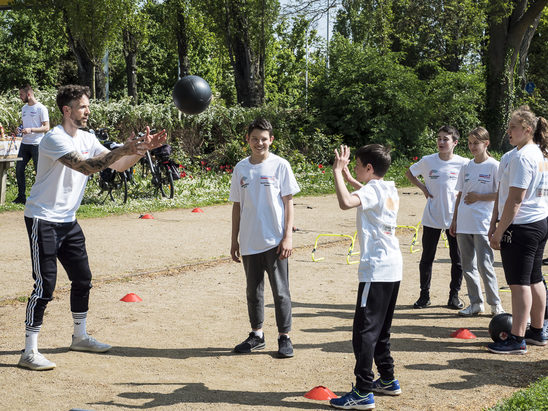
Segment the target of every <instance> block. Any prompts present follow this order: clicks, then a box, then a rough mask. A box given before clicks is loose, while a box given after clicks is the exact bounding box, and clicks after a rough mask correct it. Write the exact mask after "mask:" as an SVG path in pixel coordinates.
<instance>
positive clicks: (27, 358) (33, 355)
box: [17, 350, 56, 371]
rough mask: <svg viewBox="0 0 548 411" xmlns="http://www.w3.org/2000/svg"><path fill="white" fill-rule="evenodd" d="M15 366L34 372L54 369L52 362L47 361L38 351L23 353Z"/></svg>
mask: <svg viewBox="0 0 548 411" xmlns="http://www.w3.org/2000/svg"><path fill="white" fill-rule="evenodd" d="M17 365H18V366H19V367H22V368H28V369H29V370H35V371H44V370H53V369H54V368H55V367H56V365H55V363H54V362H51V361H49V360H48V359H47V358H46V357H44V356H43V355H42V354H40V353H39V352H38V350H32V351H31V352H25V351H23V352H22V353H21V358H20V359H19V362H18V363H17Z"/></svg>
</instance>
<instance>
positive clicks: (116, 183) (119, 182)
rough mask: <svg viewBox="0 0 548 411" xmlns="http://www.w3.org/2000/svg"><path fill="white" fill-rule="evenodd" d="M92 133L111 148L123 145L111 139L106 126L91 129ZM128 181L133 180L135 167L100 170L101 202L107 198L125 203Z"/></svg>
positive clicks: (99, 194)
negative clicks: (122, 169)
mask: <svg viewBox="0 0 548 411" xmlns="http://www.w3.org/2000/svg"><path fill="white" fill-rule="evenodd" d="M90 133H92V134H95V135H96V136H97V139H98V140H99V141H100V142H101V144H103V145H104V146H105V147H106V148H108V149H109V150H114V149H115V148H117V147H121V146H122V145H123V144H120V143H115V142H113V141H109V140H108V138H109V137H108V132H107V130H106V129H104V128H100V129H98V130H97V131H93V130H90ZM128 181H133V167H130V168H129V169H127V170H125V171H122V172H119V171H116V170H114V169H112V168H105V169H104V170H102V171H100V172H99V180H98V186H99V189H100V191H99V193H98V194H97V195H98V196H99V197H100V198H102V201H101V204H104V203H105V201H106V200H107V198H108V199H110V200H111V201H113V202H114V203H118V204H125V203H126V202H127V199H128V190H127V183H128Z"/></svg>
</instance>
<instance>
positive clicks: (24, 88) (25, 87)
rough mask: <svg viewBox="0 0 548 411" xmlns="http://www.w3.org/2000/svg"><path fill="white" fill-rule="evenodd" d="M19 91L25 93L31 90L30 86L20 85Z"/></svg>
mask: <svg viewBox="0 0 548 411" xmlns="http://www.w3.org/2000/svg"><path fill="white" fill-rule="evenodd" d="M19 90H25V92H27V93H28V92H29V91H30V90H32V86H31V85H30V83H24V84H22V85H21V87H19Z"/></svg>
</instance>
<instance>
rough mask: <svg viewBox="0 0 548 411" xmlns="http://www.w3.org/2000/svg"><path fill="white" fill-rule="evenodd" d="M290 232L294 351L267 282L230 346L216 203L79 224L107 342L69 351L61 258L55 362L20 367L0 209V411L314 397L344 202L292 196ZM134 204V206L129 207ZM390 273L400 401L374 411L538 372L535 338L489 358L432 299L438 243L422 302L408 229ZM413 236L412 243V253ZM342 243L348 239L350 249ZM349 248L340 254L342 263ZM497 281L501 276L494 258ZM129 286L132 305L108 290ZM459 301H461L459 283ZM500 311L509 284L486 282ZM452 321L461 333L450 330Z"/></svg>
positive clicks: (337, 298)
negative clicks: (400, 269)
mask: <svg viewBox="0 0 548 411" xmlns="http://www.w3.org/2000/svg"><path fill="white" fill-rule="evenodd" d="M400 198H401V209H400V215H399V224H401V225H416V224H417V223H418V222H419V220H420V217H421V215H422V208H423V206H424V202H425V200H424V198H423V197H422V195H420V193H419V192H417V190H414V189H403V190H400ZM295 204H296V205H295V210H296V221H295V225H296V227H297V228H298V231H296V232H295V234H294V246H295V247H296V251H295V253H294V255H293V256H292V257H291V260H290V278H291V292H292V300H293V331H292V333H291V338H292V341H293V344H294V347H295V357H293V358H290V359H283V360H282V359H278V358H276V357H275V353H276V350H277V343H276V335H277V332H276V326H275V319H274V308H273V304H272V296H271V293H270V288H269V286H268V285H267V286H266V292H265V296H266V310H265V314H266V321H265V338H266V344H267V346H266V349H265V350H264V351H259V352H257V353H253V354H250V355H236V354H233V353H232V348H233V347H234V345H236V344H237V343H239V342H241V341H242V340H243V339H244V338H245V337H246V336H247V333H248V332H249V324H248V320H247V310H246V303H245V285H244V274H243V268H242V266H241V264H236V263H233V262H231V261H230V260H229V259H228V254H229V245H230V215H231V214H230V212H231V206H230V205H222V206H214V207H205V208H203V211H204V212H203V213H192V212H191V210H175V211H167V212H161V213H153V214H152V215H153V217H154V218H153V219H148V220H145V219H140V218H139V215H138V214H130V215H124V216H115V217H108V218H102V219H85V220H82V221H81V222H80V224H81V225H82V227H83V230H84V233H85V234H86V238H87V247H88V253H89V256H90V263H91V266H92V270H93V272H94V277H95V281H94V288H93V290H92V292H91V302H90V304H91V306H90V313H89V317H88V331H89V332H90V334H92V335H93V336H95V337H96V338H97V339H98V340H100V341H103V342H107V343H109V344H111V345H112V346H113V348H112V349H111V350H110V351H109V352H108V353H106V354H89V353H79V352H72V351H68V345H69V343H70V336H71V331H72V320H71V315H70V310H69V301H68V300H69V298H68V297H69V294H68V281H67V279H66V275H65V273H64V272H63V271H62V269H60V273H59V280H58V287H57V291H56V295H55V299H54V301H52V302H51V303H50V304H49V305H48V309H47V311H46V317H45V321H44V325H43V327H42V331H41V333H40V338H39V347H40V351H41V352H42V353H43V354H45V355H46V356H47V358H48V359H50V360H52V361H54V362H55V363H56V364H57V368H56V369H55V370H52V371H44V372H32V371H28V370H24V369H20V368H18V367H17V366H16V364H17V361H18V359H19V355H20V350H21V349H22V348H23V346H24V336H23V333H24V323H23V322H24V315H25V314H24V313H25V303H24V302H21V301H22V300H24V298H23V297H26V296H28V294H29V293H30V291H31V289H32V279H31V275H30V257H29V251H28V248H29V247H28V239H27V235H26V232H25V227H24V223H23V215H22V212H15V213H3V214H1V215H0V232H1V233H2V239H1V240H0V267H1V274H0V387H2V390H1V392H2V397H3V398H2V400H1V402H0V409H5V410H30V409H41V410H69V409H85V410H122V409H149V408H153V409H158V410H162V409H177V410H179V409H181V410H203V409H219V410H236V409H238V410H240V409H248V410H259V409H264V410H266V409H269V410H270V409H320V410H321V409H327V408H328V403H327V401H318V400H310V399H307V398H305V397H304V396H303V395H304V394H305V393H306V392H308V391H309V390H311V389H312V388H314V387H316V386H320V385H321V386H325V387H328V388H329V389H330V390H332V391H334V392H335V393H337V394H342V393H344V392H347V391H348V390H349V389H350V384H351V382H353V365H354V359H353V354H352V345H351V341H350V340H351V328H352V317H353V312H354V304H355V299H356V291H357V275H356V270H357V266H356V265H353V264H347V261H346V259H347V253H348V249H349V246H350V239H349V238H348V237H338V236H322V237H320V242H319V244H318V246H317V248H316V251H315V253H314V257H315V258H316V259H320V258H322V257H323V258H324V259H323V260H321V261H316V262H314V261H312V250H313V247H314V242H315V240H316V238H317V236H318V234H343V235H350V236H351V235H352V234H353V233H354V231H355V212H354V211H346V212H344V211H341V210H339V209H338V207H337V203H336V199H335V197H334V196H322V197H306V198H296V199H295ZM142 213H143V214H144V213H147V210H142ZM398 236H399V238H400V242H401V248H402V253H403V257H404V279H403V281H402V286H401V288H400V295H399V298H398V305H397V308H396V313H395V318H394V323H393V327H392V353H393V356H394V358H395V363H396V376H397V378H399V380H400V383H401V385H402V390H403V393H402V395H401V396H399V397H386V396H380V395H378V396H376V397H375V401H376V406H377V409H384V410H464V409H467V410H481V409H482V408H484V407H489V406H492V405H494V404H495V403H496V402H497V401H499V400H500V399H501V398H504V397H507V396H510V395H511V394H512V393H513V392H514V391H516V390H517V389H520V388H523V387H526V386H527V385H528V384H529V383H530V382H532V381H534V380H536V379H538V378H539V377H540V376H543V375H544V376H545V375H547V374H548V359H547V358H548V355H547V353H548V348H542V347H534V346H533V347H528V349H529V352H528V353H527V354H526V355H523V356H500V355H495V354H490V353H489V352H488V351H487V350H486V348H485V346H486V344H487V343H488V342H490V341H491V340H490V338H489V335H488V331H487V327H488V324H489V320H490V316H488V315H480V316H477V317H474V318H462V317H458V316H457V315H456V312H455V311H453V310H450V309H447V308H445V304H446V302H447V295H448V284H449V277H450V276H449V267H450V266H449V256H448V252H447V249H446V248H445V247H444V244H443V242H440V244H439V248H438V253H437V259H436V261H435V263H434V274H433V281H432V291H431V293H432V306H431V307H429V308H427V309H423V310H415V309H413V308H412V304H413V302H414V301H415V300H416V298H417V297H418V292H419V285H418V284H419V274H418V262H419V259H420V252H413V253H412V252H411V250H410V244H411V238H412V231H411V230H409V229H405V228H402V229H400V230H398ZM419 247H420V245H417V246H415V247H414V249H415V250H416V249H417V248H419ZM355 249H356V250H357V249H358V246H357V245H356V247H355ZM356 259H357V256H352V257H350V261H355V260H356ZM496 270H497V275H498V278H499V286H501V287H504V286H505V285H506V284H505V282H504V276H503V273H502V267H501V265H500V258H499V256H498V255H497V263H496ZM128 293H135V294H137V295H138V296H140V297H141V298H142V299H143V301H142V302H138V303H126V302H122V301H120V299H121V298H122V297H124V296H125V295H126V294H128ZM461 294H462V297H463V298H464V299H465V300H466V302H468V301H467V298H466V286H465V284H464V283H463V289H462V291H461ZM501 297H502V301H503V305H504V307H505V308H506V309H507V310H510V293H509V292H507V290H503V291H501ZM458 328H467V329H469V330H470V331H471V332H472V333H473V334H475V335H476V338H475V339H468V340H464V339H458V338H453V337H451V336H450V335H451V333H452V332H453V331H455V330H457V329H458Z"/></svg>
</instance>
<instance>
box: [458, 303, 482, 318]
mask: <svg viewBox="0 0 548 411" xmlns="http://www.w3.org/2000/svg"><path fill="white" fill-rule="evenodd" d="M482 312H483V304H470V305H469V306H468V307H466V308H465V309H463V310H460V311H459V315H462V316H463V317H471V316H473V315H478V314H479V313H482Z"/></svg>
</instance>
